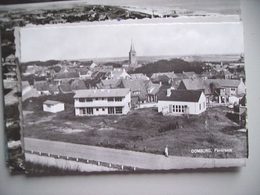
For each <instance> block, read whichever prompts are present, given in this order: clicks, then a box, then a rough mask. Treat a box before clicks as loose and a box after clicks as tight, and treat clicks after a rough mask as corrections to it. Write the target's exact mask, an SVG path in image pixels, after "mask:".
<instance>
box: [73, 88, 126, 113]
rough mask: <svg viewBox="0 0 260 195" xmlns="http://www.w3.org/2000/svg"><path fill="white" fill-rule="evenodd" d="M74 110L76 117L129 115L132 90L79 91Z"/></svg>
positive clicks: (76, 92)
mask: <svg viewBox="0 0 260 195" xmlns="http://www.w3.org/2000/svg"><path fill="white" fill-rule="evenodd" d="M74 108H75V115H76V116H97V115H122V114H127V113H128V112H129V111H130V109H131V95H130V89H128V88H124V89H121V88H116V89H87V90H77V91H75V95H74Z"/></svg>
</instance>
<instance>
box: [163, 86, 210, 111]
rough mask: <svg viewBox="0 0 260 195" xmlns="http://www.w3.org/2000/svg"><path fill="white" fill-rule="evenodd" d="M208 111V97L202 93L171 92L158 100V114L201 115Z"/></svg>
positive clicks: (191, 91)
mask: <svg viewBox="0 0 260 195" xmlns="http://www.w3.org/2000/svg"><path fill="white" fill-rule="evenodd" d="M205 110H206V96H205V95H204V93H203V92H202V91H196V90H171V91H168V94H167V95H165V96H164V97H159V98H158V112H162V113H163V115H182V114H195V115H197V114H200V113H202V112H204V111H205Z"/></svg>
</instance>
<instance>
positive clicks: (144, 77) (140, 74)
mask: <svg viewBox="0 0 260 195" xmlns="http://www.w3.org/2000/svg"><path fill="white" fill-rule="evenodd" d="M130 76H131V79H143V80H149V77H147V76H146V75H144V74H143V73H136V74H130Z"/></svg>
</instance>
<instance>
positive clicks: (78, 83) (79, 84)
mask: <svg viewBox="0 0 260 195" xmlns="http://www.w3.org/2000/svg"><path fill="white" fill-rule="evenodd" d="M70 85H71V89H72V90H79V89H86V88H87V87H86V84H85V82H84V81H82V80H80V79H75V80H74V81H72V82H71V84H70Z"/></svg>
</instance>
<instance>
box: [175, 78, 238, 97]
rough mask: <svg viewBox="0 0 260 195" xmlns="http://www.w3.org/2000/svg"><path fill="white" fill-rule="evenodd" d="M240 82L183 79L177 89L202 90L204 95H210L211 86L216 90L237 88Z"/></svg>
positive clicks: (232, 80)
mask: <svg viewBox="0 0 260 195" xmlns="http://www.w3.org/2000/svg"><path fill="white" fill-rule="evenodd" d="M240 82H241V81H240V80H234V79H202V78H198V79H183V80H182V81H181V83H180V85H179V87H178V89H187V90H203V91H204V93H205V94H210V93H211V90H210V85H211V84H215V86H216V88H225V87H230V88H237V87H238V85H239V84H240ZM183 85H184V86H183Z"/></svg>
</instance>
